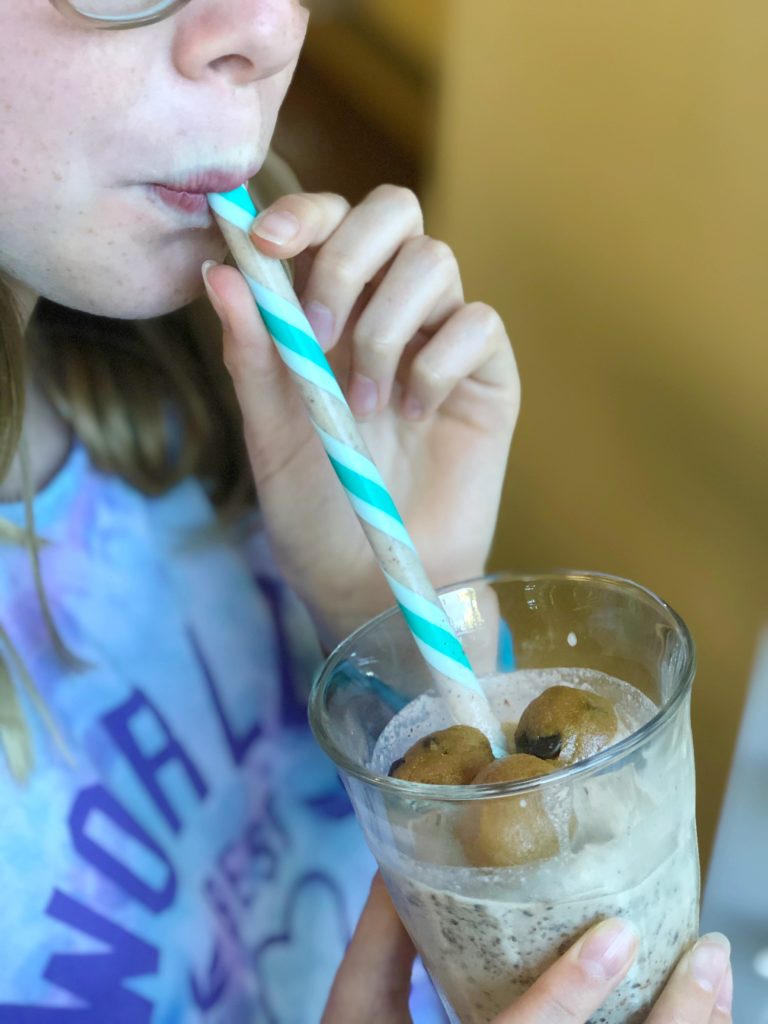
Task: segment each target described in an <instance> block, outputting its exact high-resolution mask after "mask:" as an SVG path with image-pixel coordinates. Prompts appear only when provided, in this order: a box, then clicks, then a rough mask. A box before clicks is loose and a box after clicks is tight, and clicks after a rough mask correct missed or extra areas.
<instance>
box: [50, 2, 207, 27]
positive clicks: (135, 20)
mask: <svg viewBox="0 0 768 1024" xmlns="http://www.w3.org/2000/svg"><path fill="white" fill-rule="evenodd" d="M50 2H51V3H52V4H53V6H54V7H55V8H56V10H57V11H59V13H60V14H63V15H64V17H65V18H68V19H69V20H70V21H72V22H76V23H77V24H79V25H84V26H87V27H89V28H100V29H128V28H141V27H142V26H143V25H153V24H154V23H155V22H157V21H162V20H163V19H165V18H168V17H170V16H171V15H172V14H174V13H175V12H176V11H177V10H178V9H179V8H180V7H183V6H184V5H185V4H187V3H189V0H159V2H156V3H153V4H152V6H151V7H148V8H147V10H145V11H143V12H139V13H137V14H85V13H84V12H83V11H81V10H79V9H78V8H77V7H76V6H75V3H73V2H72V0H50Z"/></svg>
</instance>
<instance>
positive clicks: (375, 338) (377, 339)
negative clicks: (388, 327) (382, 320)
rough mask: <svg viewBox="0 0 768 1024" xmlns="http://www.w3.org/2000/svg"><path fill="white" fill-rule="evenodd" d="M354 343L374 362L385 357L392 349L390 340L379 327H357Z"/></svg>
mask: <svg viewBox="0 0 768 1024" xmlns="http://www.w3.org/2000/svg"><path fill="white" fill-rule="evenodd" d="M355 344H356V345H357V347H358V348H359V349H360V351H362V352H365V353H366V354H367V355H368V356H370V357H371V358H372V359H374V360H375V361H376V362H381V361H382V360H384V359H386V358H387V357H388V356H389V354H390V353H391V352H392V350H393V345H392V340H391V339H390V337H389V336H388V335H387V334H385V332H384V331H382V330H381V329H378V330H376V329H374V328H368V327H358V329H357V331H356V332H355Z"/></svg>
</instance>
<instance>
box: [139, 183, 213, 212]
mask: <svg viewBox="0 0 768 1024" xmlns="http://www.w3.org/2000/svg"><path fill="white" fill-rule="evenodd" d="M152 191H153V192H154V193H155V195H156V196H158V197H159V198H160V199H162V200H163V202H164V203H167V205H168V206H172V207H173V208H174V209H175V210H181V211H182V212H183V213H190V214H197V215H199V214H201V213H206V212H207V211H208V199H207V197H206V194H205V192H185V191H184V190H182V189H175V188H169V187H168V186H167V185H153V186H152Z"/></svg>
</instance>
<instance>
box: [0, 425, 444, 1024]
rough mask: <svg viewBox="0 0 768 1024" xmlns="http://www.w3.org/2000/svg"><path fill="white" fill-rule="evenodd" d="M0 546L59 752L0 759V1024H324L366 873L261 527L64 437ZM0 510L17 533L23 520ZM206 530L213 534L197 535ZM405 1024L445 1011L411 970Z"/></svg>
mask: <svg viewBox="0 0 768 1024" xmlns="http://www.w3.org/2000/svg"><path fill="white" fill-rule="evenodd" d="M35 513H36V520H37V528H38V532H39V533H40V534H41V536H42V537H43V538H45V540H46V541H47V543H46V545H45V546H44V548H43V550H42V556H41V557H42V571H43V576H44V580H45V587H46V591H47V594H48V597H49V600H50V604H51V607H52V611H53V615H54V617H55V620H56V622H57V624H58V626H59V629H60V631H61V633H62V635H63V637H64V639H65V641H66V643H67V644H68V646H69V647H70V648H71V650H72V651H74V652H75V653H76V654H77V655H78V656H79V657H80V658H81V659H83V660H84V661H85V662H86V667H85V668H84V669H83V670H80V671H70V670H68V669H67V668H65V667H63V666H62V664H61V662H60V661H59V660H58V658H57V657H56V655H55V653H54V651H53V650H52V647H51V642H50V639H49V635H48V631H47V630H46V626H45V623H44V620H43V616H42V613H41V609H40V603H39V600H38V598H37V595H36V593H35V588H34V580H33V576H32V572H31V568H30V561H29V557H28V555H27V554H26V553H25V552H24V551H22V550H21V549H19V548H16V547H14V546H11V545H5V546H4V547H3V548H2V549H0V566H1V567H2V568H1V570H0V623H2V624H3V626H4V627H5V629H6V630H7V631H8V633H9V635H10V637H11V638H12V640H13V643H14V644H15V646H16V647H17V648H18V650H19V652H20V653H21V655H22V657H23V658H24V660H25V662H26V664H27V667H28V669H29V670H30V673H31V675H32V677H33V678H34V680H35V683H36V685H37V687H38V689H39V690H40V692H41V693H42V695H43V697H44V699H45V701H46V704H47V706H48V708H49V709H50V711H51V712H52V714H53V716H54V717H55V719H56V722H57V723H58V725H59V727H60V729H61V731H62V733H63V735H64V737H65V739H66V743H67V745H68V747H69V750H70V752H71V756H72V760H71V761H68V760H67V759H66V758H65V756H64V755H63V754H62V753H61V752H60V751H59V749H58V748H57V747H56V746H55V745H54V744H53V743H52V742H51V740H50V738H49V735H48V733H47V732H46V731H45V730H44V729H43V728H42V726H41V724H40V720H39V718H38V717H37V716H36V714H35V713H34V711H33V710H32V708H31V706H30V705H29V704H27V705H26V710H27V712H28V717H29V720H30V722H31V723H32V728H33V738H34V745H35V751H36V757H37V764H36V768H35V771H34V774H33V775H32V777H31V779H30V781H29V782H28V783H27V784H26V785H24V786H19V785H18V784H17V783H15V782H14V781H12V780H11V778H10V776H9V773H8V771H7V769H6V767H5V764H4V763H0V939H1V945H0V949H1V952H0V1024H55V1022H62V1024H65V1022H66V1024H198V1022H200V1024H262V1022H264V1024H272V1022H274V1024H316V1022H317V1021H318V1020H319V1018H320V1014H321V1010H322V1006H323V1004H324V1001H325V997H326V995H327V993H328V990H329V987H330V984H331V980H332V978H333V974H334V972H335V969H336V967H337V965H338V962H339V960H340V958H341V956H342V953H343V950H344V948H345V945H346V943H347V942H348V940H349V937H350V934H351V929H352V927H353V925H354V921H355V919H356V917H357V915H358V914H359V912H360V909H361V907H362V904H363V902H364V899H365V894H366V892H367V888H368V885H369V882H370V878H371V875H372V873H373V870H374V867H373V863H372V860H371V857H370V855H369V854H368V852H367V850H366V848H365V847H364V844H363V840H362V837H361V833H360V831H359V829H358V827H357V824H356V822H355V820H354V818H353V816H352V814H351V810H350V807H349V804H348V801H347V799H346V796H345V794H344V792H343V790H342V788H341V786H340V783H339V782H338V779H337V776H336V773H335V770H334V768H333V766H332V764H331V763H330V762H329V761H328V760H327V759H326V758H325V757H324V756H323V755H322V753H321V752H320V751H319V749H318V748H317V746H316V745H315V743H314V741H313V739H312V737H311V734H310V732H309V729H308V726H307V722H306V695H307V690H308V686H309V682H310V678H311V674H312V672H313V671H314V669H315V668H316V667H317V665H318V663H319V659H320V652H319V650H318V648H317V645H316V642H315V640H314V638H313V634H312V631H311V629H310V626H309V622H308V620H307V619H306V617H305V615H304V613H303V610H302V609H301V607H300V605H299V604H298V602H297V601H296V599H295V598H294V597H293V595H292V594H291V593H289V591H288V590H287V589H286V587H285V586H284V585H283V584H282V583H281V581H280V578H279V576H278V573H277V571H276V569H275V567H274V565H273V563H272V560H271V559H270V556H269V552H268V550H267V546H266V544H265V541H264V538H263V535H261V534H259V533H258V532H252V533H251V534H250V536H249V538H248V539H246V540H242V541H236V540H235V539H234V538H232V537H223V536H219V537H218V538H217V539H215V538H212V537H211V530H210V527H211V526H212V523H213V515H212V510H211V507H210V504H209V502H208V501H207V499H206V497H205V494H204V492H203V490H202V488H201V487H200V485H199V484H198V483H197V482H195V481H193V480H188V481H186V482H185V483H183V484H181V485H180V486H178V487H176V488H175V489H174V490H173V491H171V492H170V493H168V494H167V495H165V496H163V497H161V498H153V499H149V498H146V497H145V496H143V495H141V494H139V493H138V492H137V491H135V490H134V489H132V488H130V487H129V486H128V485H126V484H125V483H124V482H123V481H121V480H120V479H118V478H116V477H114V476H106V475H104V474H102V473H100V472H99V471H97V470H96V469H95V468H94V466H93V465H92V464H91V462H90V460H89V458H88V456H87V454H86V452H85V451H84V450H83V448H82V447H80V446H79V445H76V446H75V447H74V448H73V450H72V452H71V454H70V456H69V458H68V461H67V463H66V465H65V466H64V467H63V469H62V470H61V471H60V472H59V473H58V474H57V476H56V477H55V478H54V479H53V481H52V482H51V483H50V484H49V485H48V487H46V488H45V489H44V490H43V491H42V492H41V493H40V494H39V495H38V496H37V498H36V502H35ZM0 517H2V518H5V519H10V520H12V521H15V522H17V523H18V524H21V523H22V522H23V511H22V509H21V507H20V506H18V505H5V506H0ZM206 528H208V535H207V536H204V534H205V531H206ZM417 988H418V991H417V994H416V999H417V1001H418V1002H419V1003H420V1004H421V1005H420V1006H418V1007H417V1008H416V1019H417V1020H418V1021H436V1020H438V1019H442V1015H441V1013H440V1011H439V1010H438V1009H437V1008H436V1006H435V1003H434V997H433V996H432V995H431V994H430V993H429V992H428V991H427V986H426V984H425V982H424V979H423V975H422V976H421V981H420V984H419V986H417Z"/></svg>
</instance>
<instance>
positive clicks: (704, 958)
mask: <svg viewBox="0 0 768 1024" xmlns="http://www.w3.org/2000/svg"><path fill="white" fill-rule="evenodd" d="M730 949H731V947H730V944H729V942H728V940H727V939H726V937H725V936H724V935H719V934H718V933H716V932H715V933H713V934H711V935H705V936H704V937H703V938H701V939H699V941H698V942H697V943H696V945H695V946H694V947H693V949H692V950H690V952H688V953H686V954H685V956H684V957H683V958H682V960H681V961H680V963H679V964H678V965H677V967H676V968H675V971H674V973H673V974H672V977H671V978H670V980H669V983H668V984H667V987H666V988H665V989H664V991H663V992H662V994H661V996H660V997H659V1000H658V1002H657V1003H656V1005H655V1006H654V1008H653V1010H652V1012H651V1015H650V1017H649V1018H648V1024H704V1022H706V1024H710V1022H711V1021H712V1019H713V1014H714V1013H715V1012H719V1011H717V1007H716V1003H717V999H718V994H724V995H726V996H727V990H726V992H725V993H722V985H723V982H724V981H725V978H726V974H727V972H728V963H729V958H730ZM722 1002H724V1000H723V999H721V1003H722ZM720 1017H721V1019H722V1013H721V1014H720ZM725 1019H726V1020H727V1019H728V1017H727V1016H726V1018H725ZM714 1020H715V1021H717V1017H714ZM718 1024H720V1022H719V1021H718Z"/></svg>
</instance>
